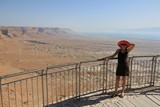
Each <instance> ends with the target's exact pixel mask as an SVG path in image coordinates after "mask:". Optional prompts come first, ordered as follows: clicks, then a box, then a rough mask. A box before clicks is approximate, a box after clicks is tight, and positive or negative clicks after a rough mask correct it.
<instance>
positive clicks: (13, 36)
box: [0, 26, 160, 75]
mask: <svg viewBox="0 0 160 107" xmlns="http://www.w3.org/2000/svg"><path fill="white" fill-rule="evenodd" d="M0 35H1V39H0V50H1V51H0V65H1V66H0V75H6V74H11V73H16V72H22V71H26V70H32V69H38V68H45V67H47V66H52V65H59V64H64V63H69V62H79V61H82V60H92V59H98V58H101V57H105V56H108V55H111V54H113V53H114V52H115V50H116V49H117V48H118V46H117V45H116V44H117V42H118V41H119V40H120V38H115V37H110V36H109V35H108V36H106V37H100V36H98V35H97V36H96V37H92V36H86V35H80V34H77V33H75V32H74V31H72V30H70V29H65V28H41V27H9V26H0ZM121 39H123V38H121ZM128 40H129V41H130V42H133V43H135V44H136V47H135V49H134V50H133V51H132V52H131V53H130V56H133V55H157V54H159V53H160V47H159V46H160V42H159V40H148V39H139V38H128Z"/></svg>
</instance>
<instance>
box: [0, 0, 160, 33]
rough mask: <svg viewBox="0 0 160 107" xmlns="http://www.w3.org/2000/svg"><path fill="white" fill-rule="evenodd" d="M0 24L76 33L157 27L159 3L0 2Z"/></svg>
mask: <svg viewBox="0 0 160 107" xmlns="http://www.w3.org/2000/svg"><path fill="white" fill-rule="evenodd" d="M0 25H8V26H34V27H63V28H71V29H72V30H74V31H77V32H96V31H97V32H100V31H103V32H105V31H110V30H117V29H132V28H133V29H134V28H147V27H160V0H0Z"/></svg>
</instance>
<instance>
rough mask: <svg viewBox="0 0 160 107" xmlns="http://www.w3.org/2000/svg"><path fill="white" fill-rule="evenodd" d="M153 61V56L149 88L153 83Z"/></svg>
mask: <svg viewBox="0 0 160 107" xmlns="http://www.w3.org/2000/svg"><path fill="white" fill-rule="evenodd" d="M154 59H155V56H153V58H152V69H151V79H150V86H152V83H153V73H154Z"/></svg>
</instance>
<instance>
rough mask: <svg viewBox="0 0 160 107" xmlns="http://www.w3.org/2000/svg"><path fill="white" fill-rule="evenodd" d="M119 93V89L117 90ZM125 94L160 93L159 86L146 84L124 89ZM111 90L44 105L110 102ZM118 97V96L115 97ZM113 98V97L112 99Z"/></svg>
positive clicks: (73, 106)
mask: <svg viewBox="0 0 160 107" xmlns="http://www.w3.org/2000/svg"><path fill="white" fill-rule="evenodd" d="M118 93H120V91H118ZM125 93H126V96H128V97H129V96H136V95H160V86H154V87H152V86H146V87H142V88H134V89H126V90H125ZM111 94H112V92H109V93H101V94H96V95H92V96H88V97H83V98H82V97H81V98H80V99H68V100H65V101H62V102H58V103H56V104H51V105H47V106H45V107H83V106H93V105H94V106H95V105H98V104H100V103H102V102H103V101H104V100H108V103H112V100H113V98H111V97H110V95H111ZM117 99H118V98H117ZM114 100H115V99H114Z"/></svg>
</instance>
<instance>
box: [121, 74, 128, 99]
mask: <svg viewBox="0 0 160 107" xmlns="http://www.w3.org/2000/svg"><path fill="white" fill-rule="evenodd" d="M126 80H127V77H126V76H123V77H122V92H121V95H120V96H121V97H124V90H125V86H126Z"/></svg>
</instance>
